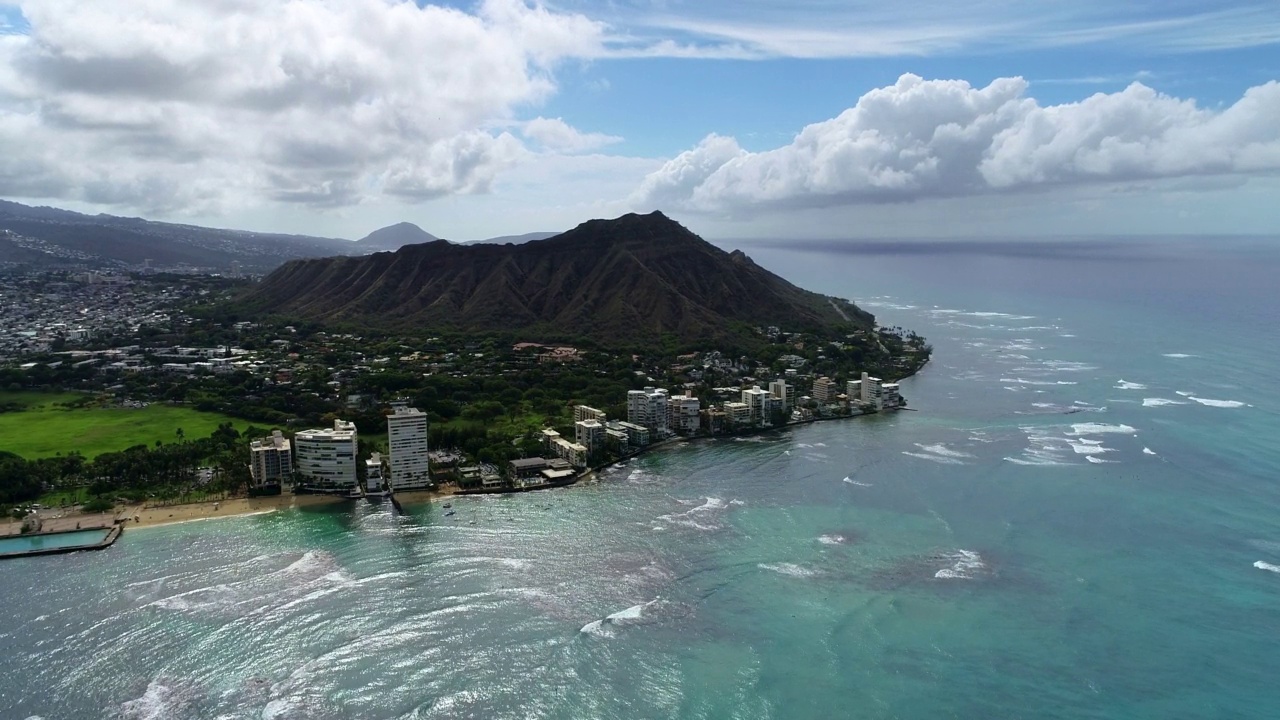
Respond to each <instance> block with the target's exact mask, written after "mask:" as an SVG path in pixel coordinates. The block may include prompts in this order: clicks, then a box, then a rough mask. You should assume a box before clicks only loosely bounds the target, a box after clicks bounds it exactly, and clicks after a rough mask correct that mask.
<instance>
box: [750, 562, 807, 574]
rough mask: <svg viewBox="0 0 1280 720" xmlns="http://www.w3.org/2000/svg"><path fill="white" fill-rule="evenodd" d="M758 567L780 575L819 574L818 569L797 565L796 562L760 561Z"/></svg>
mask: <svg viewBox="0 0 1280 720" xmlns="http://www.w3.org/2000/svg"><path fill="white" fill-rule="evenodd" d="M756 567H758V568H760V569H761V570H769V571H771V572H776V573H778V574H779V575H788V576H790V577H813V576H814V575H817V574H818V571H817V570H814V569H812V568H807V567H804V566H803V565H797V564H795V563H788V562H783V563H759V564H757V565H756Z"/></svg>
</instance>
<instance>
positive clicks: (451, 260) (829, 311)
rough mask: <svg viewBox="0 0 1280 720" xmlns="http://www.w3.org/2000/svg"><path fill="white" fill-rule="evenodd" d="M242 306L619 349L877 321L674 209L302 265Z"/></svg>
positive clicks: (292, 265)
mask: <svg viewBox="0 0 1280 720" xmlns="http://www.w3.org/2000/svg"><path fill="white" fill-rule="evenodd" d="M238 306H239V307H240V308H241V309H243V310H245V311H247V312H251V313H258V314H281V315H285V316H289V317H298V318H306V319H311V320H317V321H320V322H328V323H354V324H360V325H365V326H368V327H374V328H384V329H397V330H404V329H412V328H419V329H424V330H428V329H455V330H462V331H472V332H492V331H520V332H528V333H533V334H537V335H540V336H542V337H544V338H548V339H549V338H552V337H556V336H559V337H574V336H579V337H581V336H586V337H591V338H595V339H598V340H599V341H601V342H604V343H607V344H615V345H616V344H621V343H626V342H635V341H641V340H643V341H652V340H656V339H659V338H663V337H674V338H677V339H679V340H680V341H682V342H694V341H704V340H712V339H715V338H727V337H731V336H741V335H742V334H743V333H744V329H743V328H744V327H746V326H751V327H754V326H767V325H776V326H779V327H786V328H789V329H792V330H797V331H800V330H803V331H813V332H820V333H823V334H827V335H832V336H836V335H837V334H838V333H839V332H840V331H841V330H844V331H851V330H852V329H856V328H860V327H861V328H866V327H870V326H871V325H872V324H873V323H874V317H873V316H871V315H870V314H869V313H867V312H865V311H863V310H862V309H860V308H858V307H857V306H855V305H853V304H852V303H848V302H847V301H845V300H838V299H835V298H828V297H826V296H822V295H819V294H817V293H812V292H809V291H806V290H802V289H800V288H798V287H796V286H794V285H792V284H791V283H789V282H787V281H786V280H784V279H782V278H780V277H778V276H777V275H774V274H773V273H771V272H769V271H768V270H765V269H764V268H761V267H760V266H759V265H756V264H755V263H754V262H753V261H751V259H750V258H748V257H747V256H746V255H745V254H744V253H742V252H741V251H736V252H734V253H729V252H726V251H724V250H722V249H720V248H717V247H716V246H714V245H712V244H711V243H708V242H707V241H705V240H703V239H702V238H700V237H698V236H697V235H695V234H694V233H692V232H690V231H689V230H688V229H686V228H684V227H683V226H682V225H680V224H679V223H677V222H675V221H673V220H671V219H669V218H667V217H666V216H665V215H663V214H662V213H660V212H655V213H650V214H648V215H636V214H629V215H624V216H622V217H619V218H615V219H612V220H589V221H587V222H585V223H582V224H581V225H579V226H578V227H576V228H574V229H572V230H569V231H568V232H565V233H561V234H559V235H556V236H554V237H552V238H548V239H544V240H536V241H531V242H527V243H524V244H521V245H492V244H484V243H477V244H466V245H455V244H452V243H449V242H447V241H444V240H435V241H432V242H428V243H422V244H416V245H407V246H404V247H401V248H400V249H398V250H396V251H395V252H381V253H375V254H373V255H368V256H363V257H334V258H323V259H303V260H295V261H291V262H288V263H286V264H284V265H282V266H281V267H280V268H278V269H277V270H276V271H274V272H273V273H271V274H270V275H269V276H267V277H266V278H264V280H263V281H262V282H261V283H259V284H258V285H257V287H256V288H255V289H253V290H252V291H251V292H249V293H248V294H247V295H246V296H244V297H243V298H242V300H241V301H240V302H239V303H238ZM842 311H843V314H842Z"/></svg>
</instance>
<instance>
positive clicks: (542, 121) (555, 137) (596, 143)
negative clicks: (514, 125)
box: [520, 117, 622, 153]
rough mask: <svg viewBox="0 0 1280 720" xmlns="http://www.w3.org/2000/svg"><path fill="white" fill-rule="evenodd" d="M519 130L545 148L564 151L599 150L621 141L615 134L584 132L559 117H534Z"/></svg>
mask: <svg viewBox="0 0 1280 720" xmlns="http://www.w3.org/2000/svg"><path fill="white" fill-rule="evenodd" d="M520 132H521V134H523V135H524V136H525V137H526V138H529V139H530V140H533V141H535V142H537V143H538V144H539V145H541V146H542V147H543V148H545V149H547V150H551V151H554V152H564V153H580V152H588V151H591V150H599V149H600V148H602V147H605V146H606V145H613V144H615V143H620V142H622V138H620V137H618V136H616V135H605V134H604V133H584V132H582V131H581V130H578V129H577V128H575V127H573V126H572V125H570V124H569V123H566V122H565V121H564V120H563V119H561V118H544V117H539V118H534V119H533V120H530V121H529V122H526V123H525V124H524V128H523V129H522V130H521V131H520Z"/></svg>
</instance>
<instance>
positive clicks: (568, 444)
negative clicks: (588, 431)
mask: <svg viewBox="0 0 1280 720" xmlns="http://www.w3.org/2000/svg"><path fill="white" fill-rule="evenodd" d="M574 429H575V430H576V429H577V428H576V427H575V428H574ZM542 444H543V447H545V448H546V450H547V454H549V455H552V456H553V457H557V458H560V459H562V460H565V461H566V462H568V463H569V464H570V465H573V466H574V467H586V466H587V455H588V450H587V446H586V445H583V444H581V443H577V442H574V441H572V440H567V439H565V438H564V437H561V435H560V433H559V432H557V431H555V430H552V429H551V428H546V429H544V430H543V431H542Z"/></svg>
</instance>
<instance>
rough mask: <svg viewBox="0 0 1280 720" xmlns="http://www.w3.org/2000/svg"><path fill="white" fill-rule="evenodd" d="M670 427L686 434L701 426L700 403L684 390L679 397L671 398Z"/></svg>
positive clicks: (695, 430) (696, 430) (694, 431)
mask: <svg viewBox="0 0 1280 720" xmlns="http://www.w3.org/2000/svg"><path fill="white" fill-rule="evenodd" d="M670 407H671V429H672V430H674V431H676V432H679V433H686V434H693V433H696V432H698V429H699V428H701V427H702V417H701V412H702V403H700V402H699V401H698V398H696V397H694V396H693V393H692V392H686V393H685V394H684V395H682V396H679V397H674V398H671V405H670Z"/></svg>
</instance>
